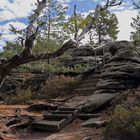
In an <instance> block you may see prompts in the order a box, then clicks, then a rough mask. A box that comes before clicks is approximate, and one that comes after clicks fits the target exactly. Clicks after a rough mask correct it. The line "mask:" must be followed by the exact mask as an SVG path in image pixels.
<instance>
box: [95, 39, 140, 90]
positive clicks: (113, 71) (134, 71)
mask: <svg viewBox="0 0 140 140" xmlns="http://www.w3.org/2000/svg"><path fill="white" fill-rule="evenodd" d="M109 51H110V52H111V54H112V57H111V59H110V60H109V63H108V64H106V65H105V66H104V67H103V68H102V71H101V80H100V81H99V82H98V83H97V90H96V91H95V93H103V92H105V93H117V92H120V91H123V90H126V89H131V88H136V87H137V86H138V85H140V56H139V54H138V53H137V51H136V50H135V49H134V48H132V47H130V43H129V42H127V41H121V42H116V43H114V44H113V45H111V46H110V48H109ZM112 91H113V92H112Z"/></svg>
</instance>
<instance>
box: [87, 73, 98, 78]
mask: <svg viewBox="0 0 140 140" xmlns="http://www.w3.org/2000/svg"><path fill="white" fill-rule="evenodd" d="M98 78H100V74H92V75H90V76H89V78H88V79H98Z"/></svg>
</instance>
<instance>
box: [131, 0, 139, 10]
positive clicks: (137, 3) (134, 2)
mask: <svg viewBox="0 0 140 140" xmlns="http://www.w3.org/2000/svg"><path fill="white" fill-rule="evenodd" d="M132 2H133V4H134V6H135V8H136V9H140V1H139V0H138V1H137V2H136V1H135V0H132Z"/></svg>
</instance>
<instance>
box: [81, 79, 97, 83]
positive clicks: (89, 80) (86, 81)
mask: <svg viewBox="0 0 140 140" xmlns="http://www.w3.org/2000/svg"><path fill="white" fill-rule="evenodd" d="M98 81H99V79H87V80H84V81H83V82H82V84H91V83H92V84H96V83H97V82H98Z"/></svg>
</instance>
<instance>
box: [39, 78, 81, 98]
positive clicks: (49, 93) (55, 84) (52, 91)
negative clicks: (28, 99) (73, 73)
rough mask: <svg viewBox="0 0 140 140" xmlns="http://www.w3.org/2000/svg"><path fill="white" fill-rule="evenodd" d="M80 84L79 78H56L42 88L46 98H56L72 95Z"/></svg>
mask: <svg viewBox="0 0 140 140" xmlns="http://www.w3.org/2000/svg"><path fill="white" fill-rule="evenodd" d="M78 84H79V80H78V78H74V77H69V76H67V77H66V76H64V75H61V76H54V77H53V78H51V79H50V80H49V81H46V84H45V85H44V87H43V88H42V94H43V95H42V96H44V97H45V98H55V97H58V96H62V95H63V96H64V95H67V94H70V93H72V91H73V90H74V89H76V87H77V85H78Z"/></svg>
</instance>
